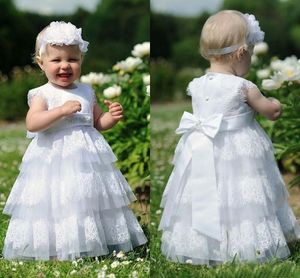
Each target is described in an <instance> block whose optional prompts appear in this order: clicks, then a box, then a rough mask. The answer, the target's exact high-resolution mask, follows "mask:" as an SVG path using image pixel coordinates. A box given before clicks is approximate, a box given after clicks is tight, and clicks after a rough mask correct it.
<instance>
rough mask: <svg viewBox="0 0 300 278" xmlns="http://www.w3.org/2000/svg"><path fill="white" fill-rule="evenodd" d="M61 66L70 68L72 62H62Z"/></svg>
mask: <svg viewBox="0 0 300 278" xmlns="http://www.w3.org/2000/svg"><path fill="white" fill-rule="evenodd" d="M61 67H62V68H63V69H66V68H69V67H70V64H69V62H62V64H61Z"/></svg>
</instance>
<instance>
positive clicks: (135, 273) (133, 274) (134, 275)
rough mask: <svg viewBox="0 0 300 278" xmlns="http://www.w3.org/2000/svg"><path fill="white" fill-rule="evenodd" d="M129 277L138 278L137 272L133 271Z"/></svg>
mask: <svg viewBox="0 0 300 278" xmlns="http://www.w3.org/2000/svg"><path fill="white" fill-rule="evenodd" d="M131 277H132V278H138V277H139V274H138V272H137V271H136V270H135V271H133V272H132V273H131Z"/></svg>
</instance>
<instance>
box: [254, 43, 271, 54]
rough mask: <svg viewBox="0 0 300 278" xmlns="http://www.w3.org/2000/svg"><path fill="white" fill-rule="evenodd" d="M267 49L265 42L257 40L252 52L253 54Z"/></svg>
mask: <svg viewBox="0 0 300 278" xmlns="http://www.w3.org/2000/svg"><path fill="white" fill-rule="evenodd" d="M268 50H269V46H268V44H267V43H265V42H259V43H257V44H256V45H255V46H254V49H253V53H254V54H255V55H260V54H265V53H267V52H268Z"/></svg>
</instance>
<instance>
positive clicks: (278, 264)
mask: <svg viewBox="0 0 300 278" xmlns="http://www.w3.org/2000/svg"><path fill="white" fill-rule="evenodd" d="M183 111H191V104H190V102H181V103H169V104H159V105H152V106H151V162H152V164H151V180H152V187H151V224H150V264H151V277H170V278H174V277H187V278H192V277H197V278H198V277H218V278H227V277H228V278H229V277H232V278H233V277H234V278H236V277H241V278H247V277H262V278H264V277H270V278H275V277H276V278H277V277H278V278H290V277H295V278H296V277H300V244H299V243H297V244H293V245H291V246H290V249H291V252H292V256H291V257H290V258H289V259H287V260H285V261H278V260H274V261H271V262H269V263H266V264H245V263H243V264H235V263H231V262H229V263H226V264H223V265H221V266H218V267H215V268H208V267H206V266H192V265H188V264H177V263H173V262H169V261H167V260H166V259H165V257H164V256H163V255H162V254H161V252H160V237H161V232H158V231H157V229H158V225H159V221H160V217H161V209H160V207H159V203H160V200H161V196H162V193H163V190H164V187H165V185H166V182H167V180H168V177H169V175H170V173H171V171H172V163H171V162H172V158H173V153H174V150H175V147H176V143H177V142H178V140H179V136H177V135H175V129H176V127H177V126H178V124H179V120H180V117H181V115H182V113H183ZM298 217H299V215H298Z"/></svg>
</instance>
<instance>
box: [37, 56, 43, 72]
mask: <svg viewBox="0 0 300 278" xmlns="http://www.w3.org/2000/svg"><path fill="white" fill-rule="evenodd" d="M36 62H37V64H38V65H39V67H40V68H41V70H44V67H43V60H42V59H41V57H36Z"/></svg>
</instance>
